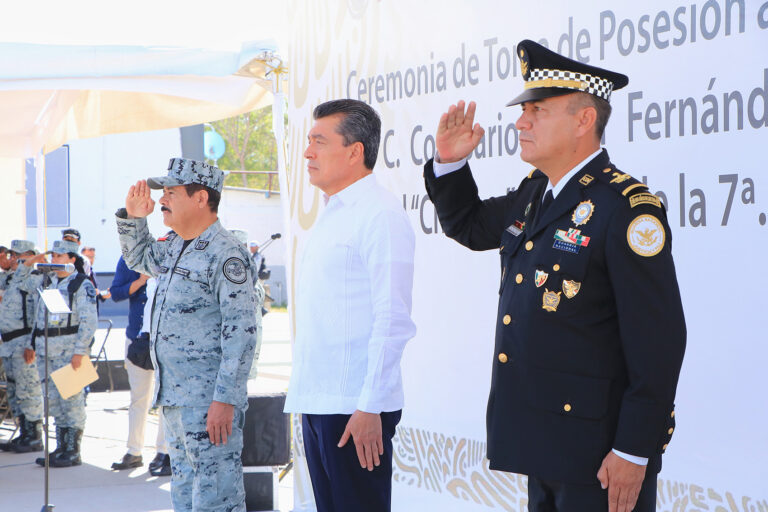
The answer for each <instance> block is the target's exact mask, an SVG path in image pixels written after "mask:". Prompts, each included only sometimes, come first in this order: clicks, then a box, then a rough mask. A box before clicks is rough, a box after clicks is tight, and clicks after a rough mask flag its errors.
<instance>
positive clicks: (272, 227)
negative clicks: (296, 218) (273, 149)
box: [219, 188, 286, 266]
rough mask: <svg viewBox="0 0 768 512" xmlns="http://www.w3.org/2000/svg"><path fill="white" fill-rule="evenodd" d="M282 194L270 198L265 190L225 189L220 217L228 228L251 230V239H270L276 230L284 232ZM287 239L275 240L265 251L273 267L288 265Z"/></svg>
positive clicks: (249, 237) (220, 207)
mask: <svg viewBox="0 0 768 512" xmlns="http://www.w3.org/2000/svg"><path fill="white" fill-rule="evenodd" d="M280 197H281V195H280V194H272V196H271V197H270V198H269V199H267V198H266V197H264V193H263V192H251V191H246V190H236V189H235V190H233V189H230V188H225V189H224V191H223V193H222V196H221V203H220V204H219V218H220V219H221V223H222V224H223V225H224V227H226V228H227V229H242V230H245V231H247V232H248V240H258V241H259V243H261V242H264V241H265V240H267V239H268V238H269V237H270V236H271V235H272V234H273V233H282V234H284V229H285V228H284V225H285V224H284V222H283V211H282V209H281V206H280ZM284 240H285V239H284V238H281V239H278V240H276V241H274V242H273V243H272V244H271V245H270V246H269V247H268V248H267V249H266V250H265V252H264V256H265V257H266V259H267V264H268V265H269V266H276V265H285V260H286V251H285V241H284Z"/></svg>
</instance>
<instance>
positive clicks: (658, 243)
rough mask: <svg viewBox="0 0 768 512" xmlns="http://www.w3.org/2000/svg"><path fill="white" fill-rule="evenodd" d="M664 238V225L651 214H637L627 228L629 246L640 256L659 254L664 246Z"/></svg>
mask: <svg viewBox="0 0 768 512" xmlns="http://www.w3.org/2000/svg"><path fill="white" fill-rule="evenodd" d="M665 239H666V234H665V232H664V226H663V225H662V224H661V221H659V219H657V218H656V217H654V216H653V215H638V216H637V217H636V218H635V220H633V221H632V222H630V223H629V227H628V228H627V242H628V243H629V247H630V249H632V250H633V251H634V252H635V253H636V254H639V255H640V256H645V257H651V256H656V255H657V254H659V253H660V252H661V250H662V249H663V248H664V241H665Z"/></svg>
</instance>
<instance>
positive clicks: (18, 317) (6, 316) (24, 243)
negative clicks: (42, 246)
mask: <svg viewBox="0 0 768 512" xmlns="http://www.w3.org/2000/svg"><path fill="white" fill-rule="evenodd" d="M11 250H12V251H14V252H17V253H22V252H27V251H29V250H34V244H33V243H32V242H29V241H28V240H14V241H13V242H12V243H11ZM29 269H30V267H27V266H25V265H24V264H23V263H20V264H19V266H18V268H17V269H16V271H15V272H11V273H10V275H9V276H7V279H2V281H3V284H4V288H5V294H4V295H3V301H2V302H0V333H1V334H2V337H3V343H2V345H0V357H2V358H3V366H4V368H5V374H6V378H7V382H8V402H9V403H10V405H11V411H12V412H13V415H14V416H15V417H21V416H22V415H23V416H24V417H25V418H26V419H27V420H28V421H39V420H40V419H42V417H43V398H42V392H41V391H40V379H39V378H38V375H37V367H36V364H35V363H34V362H33V363H32V364H27V363H25V362H24V349H25V348H27V347H29V346H30V340H31V338H32V327H33V324H34V322H35V311H36V307H37V297H38V294H37V291H36V290H33V291H31V292H28V291H26V290H22V289H21V288H20V286H19V285H20V284H21V282H22V281H24V280H25V279H26V276H27V275H28V274H29ZM3 277H4V278H5V277H6V276H3Z"/></svg>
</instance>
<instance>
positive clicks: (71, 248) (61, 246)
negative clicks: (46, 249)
mask: <svg viewBox="0 0 768 512" xmlns="http://www.w3.org/2000/svg"><path fill="white" fill-rule="evenodd" d="M78 249H79V246H78V245H77V244H76V243H75V242H70V241H69V240H56V241H55V242H53V248H52V249H51V252H55V253H56V254H67V253H70V252H72V253H75V254H77V251H78Z"/></svg>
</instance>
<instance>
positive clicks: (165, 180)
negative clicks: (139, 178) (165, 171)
mask: <svg viewBox="0 0 768 512" xmlns="http://www.w3.org/2000/svg"><path fill="white" fill-rule="evenodd" d="M147 185H149V188H152V189H161V188H163V187H178V186H179V185H185V183H182V182H180V181H179V180H177V179H176V178H171V177H170V176H160V177H158V178H148V179H147Z"/></svg>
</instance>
